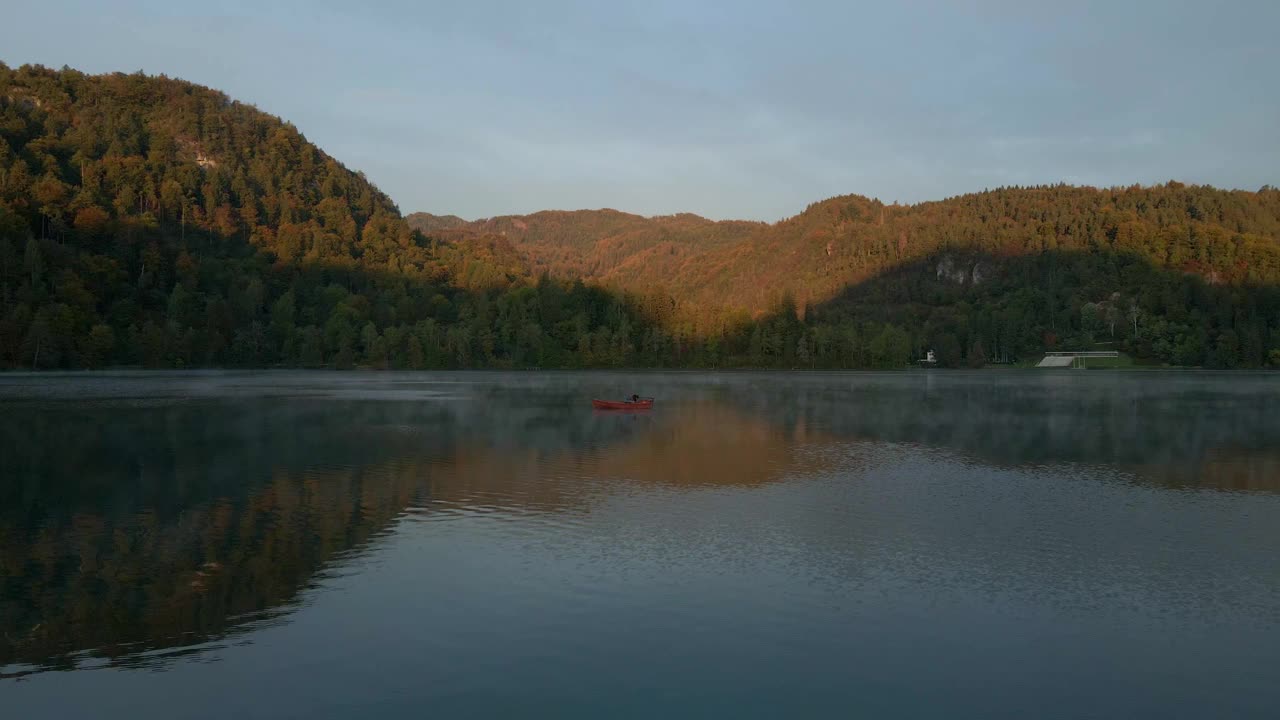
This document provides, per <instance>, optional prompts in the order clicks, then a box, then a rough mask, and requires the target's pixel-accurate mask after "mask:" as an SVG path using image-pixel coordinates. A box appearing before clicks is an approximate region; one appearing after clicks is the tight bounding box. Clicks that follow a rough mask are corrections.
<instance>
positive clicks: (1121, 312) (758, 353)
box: [411, 182, 1280, 367]
mask: <svg viewBox="0 0 1280 720" xmlns="http://www.w3.org/2000/svg"><path fill="white" fill-rule="evenodd" d="M411 218H412V216H411ZM435 235H436V236H437V237H441V238H445V239H452V240H454V241H460V240H464V239H471V240H472V241H474V239H475V238H481V237H485V238H489V239H490V241H494V240H505V241H508V242H510V244H511V245H512V246H513V248H514V250H515V252H516V253H517V254H518V255H519V256H521V257H523V258H524V259H526V260H527V261H528V263H529V264H530V265H531V266H532V267H534V268H538V269H539V270H547V271H549V272H550V273H552V275H555V276H559V277H564V278H583V279H585V280H587V281H589V282H600V283H603V284H605V285H606V286H608V287H611V288H614V289H615V290H617V291H622V292H626V293H630V294H633V295H635V296H636V297H639V298H641V299H642V305H643V306H644V307H647V308H657V310H656V311H655V312H653V313H651V314H652V315H653V316H655V317H658V318H660V322H661V324H662V326H663V327H666V328H669V329H671V330H672V331H673V332H674V334H675V336H676V337H677V338H680V337H687V338H699V339H705V338H711V339H713V340H715V339H723V340H724V342H718V341H717V342H714V343H713V344H714V346H715V351H714V352H711V353H710V354H711V355H713V356H720V357H723V355H724V354H726V353H727V354H728V355H729V356H730V357H739V358H745V359H746V362H747V364H752V365H761V364H763V365H772V366H783V367H791V366H804V365H820V366H825V367H864V366H873V367H891V366H896V365H897V364H899V363H900V362H902V360H901V358H910V357H919V356H920V354H921V353H923V352H924V351H925V350H926V349H930V348H943V350H942V351H940V354H941V357H942V358H943V361H944V363H945V364H949V365H958V364H962V363H969V364H975V365H977V364H983V363H985V362H987V361H988V360H991V359H999V360H1006V361H1016V360H1020V359H1021V360H1025V359H1027V358H1028V357H1029V356H1034V355H1036V354H1037V353H1040V352H1043V351H1045V350H1051V349H1064V348H1066V349H1081V348H1092V347H1095V346H1097V348H1098V349H1120V350H1125V351H1128V352H1130V353H1132V354H1134V355H1137V356H1139V357H1140V358H1144V359H1146V360H1148V361H1156V362H1160V363H1169V364H1180V365H1209V366H1216V367H1238V366H1248V367H1255V366H1260V365H1265V364H1267V363H1269V362H1270V363H1272V364H1280V299H1278V298H1277V289H1276V288H1277V287H1280V190H1276V189H1274V188H1271V187H1263V188H1261V189H1259V190H1258V191H1257V192H1246V191H1226V190H1219V189H1216V188H1212V187H1203V186H1188V185H1183V184H1181V183H1177V182H1169V183H1167V184H1164V185H1159V186H1154V187H1142V186H1133V187H1124V188H1109V189H1096V188H1088V187H1072V186H1067V185H1051V186H1042V187H1025V188H1002V189H998V190H992V191H986V192H981V193H974V194H970V195H964V196H960V197H955V198H950V199H947V200H942V201H938V202H926V203H920V204H917V205H896V204H894V205H887V204H885V203H882V202H880V201H877V200H873V199H869V198H865V197H860V196H844V197H836V198H831V199H829V200H824V201H822V202H818V203H815V204H813V205H810V206H809V207H808V208H806V209H805V210H804V212H802V213H800V214H799V215H796V216H795V217H792V218H788V219H786V220H783V221H781V222H778V223H775V224H772V225H765V224H761V223H735V222H712V221H710V220H706V219H703V218H699V217H696V216H687V215H677V216H668V217H655V218H643V217H639V216H635V215H627V214H624V213H618V212H615V211H608V210H605V211H578V212H542V213H535V214H533V215H526V216H508V217H500V218H494V219H491V220H481V221H476V222H472V223H467V224H464V225H458V224H456V223H455V224H453V225H452V226H451V227H450V229H449V230H448V231H440V232H437V233H435ZM1122 319H1123V320H1125V322H1120V320H1122ZM1104 326H1105V330H1106V332H1105V333H1104V332H1101V328H1103V327H1104ZM743 328H745V330H744V329H743ZM744 336H746V337H749V339H747V340H744V339H743V338H744ZM873 346H874V348H873Z"/></svg>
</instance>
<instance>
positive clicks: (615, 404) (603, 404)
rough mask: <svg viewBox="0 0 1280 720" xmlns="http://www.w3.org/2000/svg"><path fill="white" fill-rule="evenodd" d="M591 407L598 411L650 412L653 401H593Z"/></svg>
mask: <svg viewBox="0 0 1280 720" xmlns="http://www.w3.org/2000/svg"><path fill="white" fill-rule="evenodd" d="M591 407H593V408H595V409H597V410H648V409H650V408H652V407H653V400H652V399H650V400H639V401H637V402H619V401H617V400H592V401H591Z"/></svg>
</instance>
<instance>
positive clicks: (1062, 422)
mask: <svg viewBox="0 0 1280 720" xmlns="http://www.w3.org/2000/svg"><path fill="white" fill-rule="evenodd" d="M633 391H634V392H639V393H642V394H651V395H655V396H657V398H658V403H657V406H656V408H655V409H654V410H653V411H651V412H647V413H631V414H628V413H621V414H619V413H612V414H611V413H600V412H595V411H593V410H592V409H591V408H590V399H591V398H592V397H593V396H601V397H619V396H622V395H623V394H629V393H631V392H633ZM0 630H3V635H2V636H0V708H3V713H0V714H2V715H3V716H4V717H6V718H15V720H16V719H17V718H22V719H23V720H31V719H33V718H70V717H92V718H114V717H121V718H123V717H137V718H185V717H192V718H215V717H216V718H227V717H235V718H238V719H244V718H259V717H261V718H280V717H297V718H329V717H413V718H418V717H424V716H434V717H537V716H543V717H584V718H599V717H610V718H613V717H646V718H649V717H673V716H674V717H679V716H696V717H708V716H722V717H733V718H743V717H831V716H838V717H877V718H889V717H948V718H966V717H974V718H993V717H1016V718H1026V717H1159V718H1180V717H1187V718H1201V717H1233V718H1247V717H1258V718H1263V717H1266V718H1274V717H1276V713H1277V708H1280V376H1277V375H1265V374H1232V375H1215V374H1208V373H1107V372H1100V371H1089V372H1079V371H1057V372H1035V371H1032V372H975V373H965V372H950V373H948V372H917V373H894V374H877V373H851V374H766V373H761V374H696V373H673V374H640V375H611V374H567V373H566V374H560V373H547V374H509V375H508V374H496V373H493V374H489V373H455V374H416V373H347V374H342V373H329V372H318V373H193V374H148V373H132V374H128V373H126V374H100V375H84V374H76V375H3V376H0Z"/></svg>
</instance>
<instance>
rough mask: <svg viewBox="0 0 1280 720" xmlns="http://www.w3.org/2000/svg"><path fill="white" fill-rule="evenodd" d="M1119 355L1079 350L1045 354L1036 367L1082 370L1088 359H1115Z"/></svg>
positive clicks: (1102, 351) (1103, 351)
mask: <svg viewBox="0 0 1280 720" xmlns="http://www.w3.org/2000/svg"><path fill="white" fill-rule="evenodd" d="M1116 357H1120V353H1119V352H1116V351H1115V350H1081V351H1077V352H1051V353H1045V354H1044V359H1043V360H1041V361H1040V363H1039V364H1038V365H1036V367H1042V368H1064V367H1070V368H1076V369H1078V370H1083V369H1084V367H1085V363H1087V362H1088V361H1089V358H1116Z"/></svg>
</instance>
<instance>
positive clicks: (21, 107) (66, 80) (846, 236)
mask: <svg viewBox="0 0 1280 720" xmlns="http://www.w3.org/2000/svg"><path fill="white" fill-rule="evenodd" d="M411 222H412V223H413V224H415V225H416V226H417V227H418V229H417V230H415V229H413V228H411V227H410V223H409V222H406V220H405V219H404V218H402V217H401V216H400V214H399V212H398V210H397V209H396V207H395V205H394V204H393V203H392V202H391V201H390V200H389V199H388V198H387V197H386V196H385V195H383V194H382V193H381V192H379V191H378V190H377V188H375V187H373V186H372V185H371V184H370V183H369V182H368V181H367V180H366V179H365V178H364V177H363V176H362V175H360V174H358V173H355V172H352V171H350V170H348V169H346V168H344V167H343V166H342V165H341V164H340V163H339V162H337V161H336V160H334V159H333V158H331V157H329V156H328V155H326V154H325V153H324V152H323V151H321V150H320V149H318V148H316V147H315V146H314V145H312V144H311V143H309V142H308V141H307V140H306V139H305V137H303V135H302V134H300V133H299V132H298V130H297V129H295V128H294V127H293V126H291V125H289V124H287V123H285V122H283V121H281V120H280V119H278V118H275V117H272V116H270V115H268V114H266V113H263V112H261V111H259V110H257V109H255V108H253V107H250V106H247V105H243V104H240V103H237V102H235V101H233V100H231V99H229V98H227V97H226V96H225V95H223V94H222V93H219V92H216V91H213V90H210V89H207V88H203V87H200V86H197V85H193V84H191V83H187V82H183V81H179V80H172V79H168V78H164V77H148V76H144V75H141V74H134V75H121V74H114V75H101V76H90V75H85V74H82V73H79V72H76V71H74V70H66V69H64V70H60V71H54V70H49V69H45V68H41V67H29V66H28V67H22V68H18V69H11V68H8V67H6V66H4V65H2V64H0V368H37V369H52V368H81V367H101V366H118V365H129V366H139V365H140V366H148V367H190V366H203V367H209V366H248V367H272V366H290V367H353V366H368V367H379V368H381V367H393V368H470V367H498V368H508V367H517V368H518V367H620V366H667V367H671V366H679V367H726V366H763V367H903V366H905V365H907V364H909V363H911V362H912V361H913V360H914V359H916V358H919V357H920V356H921V355H922V354H923V353H924V352H926V351H927V350H928V349H935V350H938V352H939V353H940V357H941V358H942V360H943V362H944V364H947V365H959V364H964V363H968V364H973V365H980V364H983V363H985V362H988V361H990V360H1001V361H1003V360H1008V361H1018V360H1022V361H1025V360H1027V359H1034V358H1035V357H1036V356H1037V355H1038V353H1041V352H1043V351H1045V350H1047V349H1055V348H1058V349H1060V348H1064V347H1065V348H1069V349H1076V348H1080V347H1092V346H1095V345H1098V346H1105V347H1110V348H1117V349H1121V350H1125V351H1128V352H1130V353H1131V354H1133V355H1135V356H1138V357H1139V358H1142V359H1145V360H1149V361H1154V362H1162V363H1175V364H1180V365H1208V366H1220V367H1257V366H1262V365H1265V364H1268V363H1271V364H1277V365H1280V291H1278V290H1277V287H1280V191H1277V190H1275V189H1271V188H1263V189H1262V190H1260V191H1258V192H1238V191H1222V190H1216V189H1213V188H1207V187H1194V186H1183V185H1180V184H1177V183H1169V184H1167V185H1162V186H1158V187H1132V188H1118V189H1107V190H1098V189H1092V188H1074V187H1067V186H1047V187H1037V188H1010V189H1001V190H995V191H991V192H983V193H977V194H974V195H966V196H962V197H958V198H952V199H949V200H944V201H940V202H933V203H921V204H918V205H911V206H898V205H885V204H883V203H881V202H879V201H876V200H870V199H867V198H862V197H856V196H848V197H839V198H833V199H830V200H826V201H823V202H820V203H816V204H814V205H812V206H810V207H809V208H807V209H806V210H805V211H804V212H802V213H800V214H799V215H797V216H795V217H793V218H790V219H788V220H784V221H782V222H779V223H776V224H772V225H767V224H763V223H757V222H739V221H712V220H708V219H706V218H702V217H698V216H696V215H687V214H686V215H674V216H665V217H654V218H645V217H641V216H637V215H629V214H627V213H622V212H618V211H614V210H599V211H584V212H557V211H548V212H541V213H535V214H533V215H527V216H508V217H498V218H493V219H489V220H481V221H474V222H468V221H464V220H462V219H460V218H457V217H453V216H425V215H422V216H414V217H413V218H412V219H411Z"/></svg>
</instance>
